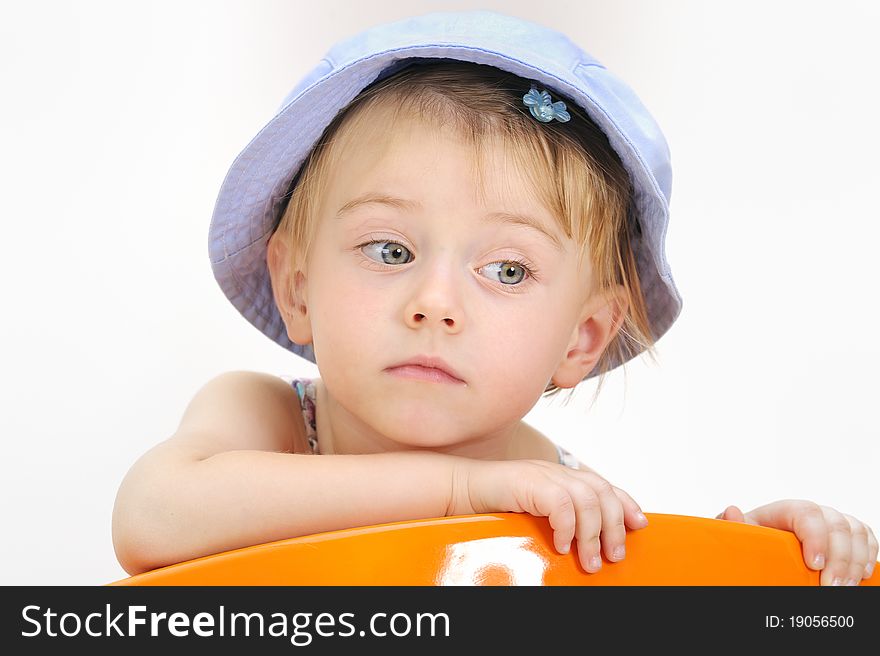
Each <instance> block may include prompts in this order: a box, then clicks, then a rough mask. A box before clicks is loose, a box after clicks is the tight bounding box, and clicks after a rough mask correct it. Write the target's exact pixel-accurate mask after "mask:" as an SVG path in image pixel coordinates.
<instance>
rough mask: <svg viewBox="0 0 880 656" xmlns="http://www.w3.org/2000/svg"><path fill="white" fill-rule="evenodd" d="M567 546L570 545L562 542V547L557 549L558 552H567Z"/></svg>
mask: <svg viewBox="0 0 880 656" xmlns="http://www.w3.org/2000/svg"><path fill="white" fill-rule="evenodd" d="M569 547H570V545H567V544H563V545H562V547H561V548H560V549H559V553H561V554H567V553H568V550H569Z"/></svg>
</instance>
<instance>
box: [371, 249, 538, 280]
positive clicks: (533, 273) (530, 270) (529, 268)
mask: <svg viewBox="0 0 880 656" xmlns="http://www.w3.org/2000/svg"><path fill="white" fill-rule="evenodd" d="M371 244H399V245H400V246H403V247H404V248H406V249H407V250H410V249H409V247H408V246H406V244H402V243H400V242H399V241H395V240H393V239H370V240H369V241H365V242H363V243H362V244H358V245H357V246H355V248H357V250H358V252H362V249H363V247H364V246H370V245H371ZM410 252H412V251H410ZM364 257H366V259H367V260H369V262H370V263H371V264H378V265H380V266H386V267H394V266H400V265H395V264H385V263H384V262H377V261H376V260H373V259H371V258H369V257H367V256H366V255H364ZM497 262H502V263H504V264H516V265H517V266H521V267H522V268H523V269H525V272H526V277H525V278H524V279H523V280H522V281H520V282H518V283H516V284H515V285H505V284H504V283H502V282H501V281H498V284H500V285H502V286H503V287H505V288H506V289H509V290H511V291H513V292H520V291H522V287H524V286H525V285H527V284H528V283H526V282H525V281H526V280H529V279H532V280H533V281H534V282H538V268H537V267H536V266H535V265H533V264H531V263H529V262H526V261H525V260H522V259H519V258H516V257H508V258H505V259H503V260H496V261H495V262H490V264H496V263H497ZM407 264H408V263H407Z"/></svg>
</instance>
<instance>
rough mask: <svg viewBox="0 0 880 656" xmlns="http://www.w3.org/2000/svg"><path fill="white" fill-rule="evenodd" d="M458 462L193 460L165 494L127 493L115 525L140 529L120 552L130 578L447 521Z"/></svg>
mask: <svg viewBox="0 0 880 656" xmlns="http://www.w3.org/2000/svg"><path fill="white" fill-rule="evenodd" d="M454 461H455V458H454V457H453V456H445V455H442V454H437V453H427V452H425V453H419V452H403V453H383V454H371V455H328V456H313V455H296V454H288V453H273V452H266V451H228V452H224V453H220V454H217V455H215V456H212V457H210V458H207V459H205V460H198V461H197V460H193V461H189V462H186V463H182V464H180V465H179V466H178V467H175V468H174V469H173V471H172V473H171V474H166V475H163V478H162V480H161V482H160V481H156V482H157V483H159V487H160V489H161V491H159V492H153V493H150V494H143V495H130V497H129V498H130V499H132V501H131V502H129V503H128V505H127V507H124V508H120V509H119V514H120V520H119V522H120V523H124V522H125V518H124V517H122V515H126V516H127V517H128V519H129V522H128V526H129V527H130V529H129V530H130V531H131V530H132V528H133V527H134V526H135V525H137V527H138V528H137V536H134V535H130V536H129V537H128V540H127V542H128V544H127V545H124V546H123V548H122V549H121V550H122V551H124V552H125V553H124V554H120V549H119V548H117V555H118V556H120V562H122V564H123V567H125V569H126V571H128V572H129V573H134V572H136V571H146V570H148V569H155V568H156V567H160V566H163V565H167V564H170V563H174V562H181V561H183V560H190V559H192V558H196V557H199V556H205V555H208V554H212V553H219V552H222V551H227V550H230V549H236V548H240V547H245V546H249V545H254V544H261V543H265V542H272V541H274V540H281V539H285V538H290V537H295V536H299V535H309V534H312V533H320V532H324V531H332V530H336V529H342V528H350V527H354V526H365V525H370V524H380V523H385V522H393V521H402V520H407V519H420V518H427V517H438V516H443V515H445V514H446V513H447V511H448V509H449V508H450V506H451V494H452V477H453V467H454V464H453V463H454ZM143 482H144V481H142V482H141V483H140V484H141V485H143ZM115 515H116V511H115V512H114V523H116V517H115ZM135 517H137V518H139V519H140V520H141V521H138V522H135V521H132V520H134V519H135ZM115 534H116V527H114V539H115V538H116V535H115Z"/></svg>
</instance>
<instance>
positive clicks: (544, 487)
mask: <svg viewBox="0 0 880 656" xmlns="http://www.w3.org/2000/svg"><path fill="white" fill-rule="evenodd" d="M548 478H549V477H548ZM548 482H549V481H547V480H544V481H541V483H543V484H538V485H537V486H536V489H535V492H534V495H533V500H534V507H532V508H528V507H527V508H526V510H527V511H528V512H529V513H531V514H532V515H538V516H540V517H547V519H548V520H549V521H550V527H551V528H552V529H553V546H554V547H556V551H558V552H559V553H561V554H566V553H568V552H569V550H570V549H571V541H572V540H573V539H574V535H575V521H576V515H575V510H574V502H573V501H572V498H571V495H570V494H569V493H568V491H567V490H566V489H565V488H564V487H562V486H560V485H550V484H548ZM578 549H580V545H578Z"/></svg>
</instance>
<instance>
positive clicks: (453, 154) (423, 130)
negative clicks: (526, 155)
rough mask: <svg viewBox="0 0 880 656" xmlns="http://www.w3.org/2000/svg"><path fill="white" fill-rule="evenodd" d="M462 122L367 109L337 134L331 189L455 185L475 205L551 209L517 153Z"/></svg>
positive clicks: (351, 191) (434, 189) (439, 189)
mask: <svg viewBox="0 0 880 656" xmlns="http://www.w3.org/2000/svg"><path fill="white" fill-rule="evenodd" d="M459 123H460V122H459V121H456V120H455V119H454V118H449V117H446V116H433V115H421V116H420V115H416V114H414V113H412V112H407V111H406V110H400V109H396V110H395V109H392V108H390V107H388V106H383V105H381V104H380V105H377V106H373V107H370V108H369V109H366V110H364V111H363V112H361V113H360V114H359V115H358V116H357V117H356V120H355V121H352V122H350V123H347V124H344V125H343V126H342V128H341V129H340V131H339V134H338V135H337V139H336V140H335V143H334V148H333V151H334V152H333V154H332V157H333V160H334V163H333V166H332V167H331V175H330V179H329V180H328V186H329V188H328V192H329V193H328V195H331V196H338V195H343V196H345V195H348V196H352V195H357V194H358V193H360V192H362V191H363V190H365V189H375V188H376V186H377V185H378V186H380V187H381V186H389V187H394V186H399V187H406V188H407V189H410V190H411V189H413V188H415V190H416V191H421V192H423V194H424V195H426V196H430V195H431V194H432V193H438V194H439V193H443V192H444V190H445V191H446V192H448V191H449V190H450V189H454V190H455V192H456V196H457V197H465V196H466V197H467V198H468V200H470V201H471V202H473V203H474V204H476V205H480V206H492V207H496V206H498V205H501V206H506V205H511V204H512V205H516V206H518V207H522V206H524V205H525V206H528V207H529V208H531V209H533V210H535V211H537V210H542V211H543V212H544V213H549V211H548V210H547V208H546V207H545V206H544V204H542V203H541V202H540V201H539V198H540V197H541V194H540V192H541V191H545V190H541V189H539V188H538V185H537V184H536V182H537V178H538V176H537V174H536V172H535V170H533V168H532V167H529V166H527V165H524V162H522V159H523V157H522V155H521V153H520V156H519V157H517V153H516V152H515V151H514V150H513V149H512V148H511V146H510V144H509V143H506V142H505V141H503V140H502V139H501V138H500V137H498V136H497V135H496V134H495V133H494V132H493V131H492V130H491V129H490V130H486V131H485V132H484V133H483V134H479V135H477V134H472V136H471V135H469V133H468V131H467V130H468V128H467V127H466V125H461V124H459ZM389 191H395V189H389ZM343 202H345V201H344V200H343ZM548 218H549V217H548Z"/></svg>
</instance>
